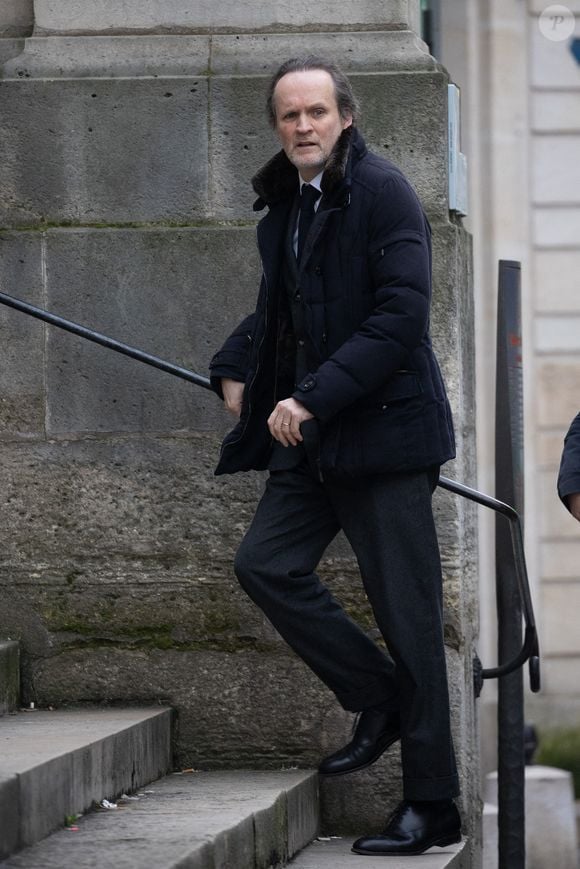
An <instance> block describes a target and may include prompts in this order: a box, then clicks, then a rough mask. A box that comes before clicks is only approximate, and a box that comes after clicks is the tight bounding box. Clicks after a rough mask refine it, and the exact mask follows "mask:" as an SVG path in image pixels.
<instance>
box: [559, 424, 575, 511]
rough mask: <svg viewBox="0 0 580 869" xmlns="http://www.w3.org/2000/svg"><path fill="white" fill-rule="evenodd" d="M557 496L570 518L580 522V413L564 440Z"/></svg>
mask: <svg viewBox="0 0 580 869" xmlns="http://www.w3.org/2000/svg"><path fill="white" fill-rule="evenodd" d="M558 495H559V496H560V498H561V500H562V503H563V504H564V506H565V507H566V508H567V509H568V510H569V511H570V513H571V514H572V516H574V518H575V519H577V520H578V521H579V522H580V413H579V414H578V415H577V416H576V417H575V419H574V420H573V421H572V425H571V426H570V429H569V430H568V434H567V435H566V437H565V439H564V450H563V452H562V461H561V463H560V471H559V474H558Z"/></svg>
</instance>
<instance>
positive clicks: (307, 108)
mask: <svg viewBox="0 0 580 869" xmlns="http://www.w3.org/2000/svg"><path fill="white" fill-rule="evenodd" d="M274 108H275V111H276V132H277V134H278V138H279V139H280V143H281V145H282V148H283V149H284V151H285V152H286V156H287V157H288V159H289V160H290V162H291V163H293V164H294V166H296V168H297V169H298V171H299V172H300V175H301V177H302V178H303V179H304V181H311V180H312V179H313V178H314V177H315V176H316V175H318V173H319V172H321V171H322V170H323V169H324V167H325V165H326V161H327V160H328V158H329V157H330V154H331V153H332V149H333V148H334V146H335V145H336V142H337V140H338V137H339V136H340V134H341V133H342V131H343V130H344V129H345V128H346V127H350V125H351V124H352V118H347V119H346V120H345V119H344V118H342V117H341V115H340V112H339V111H338V105H337V102H336V96H335V93H334V82H333V81H332V78H331V77H330V75H329V73H327V72H326V70H323V69H312V70H306V71H304V72H289V73H287V75H285V76H282V78H281V79H280V81H279V82H278V83H277V85H276V87H275V89H274Z"/></svg>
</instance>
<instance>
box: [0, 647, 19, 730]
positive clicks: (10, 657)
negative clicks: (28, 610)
mask: <svg viewBox="0 0 580 869" xmlns="http://www.w3.org/2000/svg"><path fill="white" fill-rule="evenodd" d="M19 703H20V649H19V645H18V643H17V642H15V641H14V640H0V715H5V714H6V712H13V711H14V710H15V709H18V706H19Z"/></svg>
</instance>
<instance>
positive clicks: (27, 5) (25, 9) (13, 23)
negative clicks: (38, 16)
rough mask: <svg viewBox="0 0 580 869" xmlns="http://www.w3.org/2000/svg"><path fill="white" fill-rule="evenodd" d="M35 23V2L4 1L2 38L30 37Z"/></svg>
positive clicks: (0, 13)
mask: <svg viewBox="0 0 580 869" xmlns="http://www.w3.org/2000/svg"><path fill="white" fill-rule="evenodd" d="M33 21H34V8H33V0H2V7H1V8H0V38H2V37H13V36H28V35H29V34H30V33H31V32H32V24H33Z"/></svg>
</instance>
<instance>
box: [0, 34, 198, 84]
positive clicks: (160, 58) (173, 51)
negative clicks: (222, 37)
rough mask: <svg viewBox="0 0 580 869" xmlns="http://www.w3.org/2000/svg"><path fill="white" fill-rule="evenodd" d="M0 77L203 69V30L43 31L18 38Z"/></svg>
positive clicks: (135, 74) (145, 74)
mask: <svg viewBox="0 0 580 869" xmlns="http://www.w3.org/2000/svg"><path fill="white" fill-rule="evenodd" d="M10 58H11V59H10V60H9V61H8V62H7V63H6V64H5V66H4V70H3V78H4V79H11V78H69V77H70V78H91V77H103V78H116V77H121V76H125V77H128V76H131V77H134V78H146V77H149V76H153V77H159V76H195V75H207V72H208V69H209V60H210V39H209V37H207V36H113V37H107V36H87V37H82V36H42V37H31V38H30V39H27V40H26V42H25V43H21V50H20V51H19V52H17V53H16V52H14V53H13V54H11V55H10Z"/></svg>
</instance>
